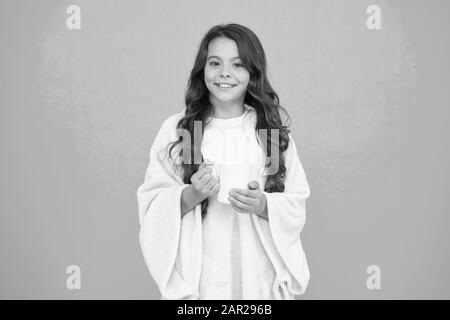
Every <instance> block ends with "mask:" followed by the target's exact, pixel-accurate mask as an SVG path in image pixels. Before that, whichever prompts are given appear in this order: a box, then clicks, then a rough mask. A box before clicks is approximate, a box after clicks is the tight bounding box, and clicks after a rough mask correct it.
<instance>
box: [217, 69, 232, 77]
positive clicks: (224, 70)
mask: <svg viewBox="0 0 450 320" xmlns="http://www.w3.org/2000/svg"><path fill="white" fill-rule="evenodd" d="M220 77H221V78H229V77H231V76H230V73H229V72H228V70H227V68H222V70H221V72H220Z"/></svg>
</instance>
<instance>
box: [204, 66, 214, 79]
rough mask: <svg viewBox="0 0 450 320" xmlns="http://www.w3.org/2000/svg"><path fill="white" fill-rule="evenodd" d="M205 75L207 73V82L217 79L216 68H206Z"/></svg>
mask: <svg viewBox="0 0 450 320" xmlns="http://www.w3.org/2000/svg"><path fill="white" fill-rule="evenodd" d="M204 75H205V81H207V82H211V81H213V80H214V79H215V77H216V74H215V72H214V70H211V69H208V68H205V73H204Z"/></svg>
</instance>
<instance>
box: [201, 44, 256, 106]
mask: <svg viewBox="0 0 450 320" xmlns="http://www.w3.org/2000/svg"><path fill="white" fill-rule="evenodd" d="M249 79H250V73H249V72H248V71H247V70H246V69H245V68H244V66H243V65H242V60H241V59H240V57H239V53H238V48H237V45H236V42H235V41H234V40H231V39H228V38H223V37H221V38H215V39H213V40H212V41H211V42H210V43H209V45H208V55H207V60H206V65H205V78H204V80H205V84H206V87H207V88H208V90H209V97H210V98H209V99H210V101H211V103H213V104H214V103H215V102H219V103H223V102H236V103H240V104H242V103H243V101H244V98H245V94H246V92H247V85H248V81H249ZM219 84H222V87H221V86H219Z"/></svg>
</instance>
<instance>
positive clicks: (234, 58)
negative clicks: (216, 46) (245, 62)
mask: <svg viewBox="0 0 450 320" xmlns="http://www.w3.org/2000/svg"><path fill="white" fill-rule="evenodd" d="M211 58H216V59H219V60H222V59H221V58H220V57H218V56H209V57H208V59H206V60H209V59H211ZM240 58H241V57H233V58H231V59H230V60H236V59H240Z"/></svg>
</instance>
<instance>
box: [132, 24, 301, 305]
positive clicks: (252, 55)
mask: <svg viewBox="0 0 450 320" xmlns="http://www.w3.org/2000/svg"><path fill="white" fill-rule="evenodd" d="M185 103H186V108H185V109H184V110H183V111H182V112H180V113H178V114H174V115H172V116H170V117H169V118H167V119H166V120H165V121H164V123H163V124H162V126H161V128H160V130H159V132H158V134H157V136H156V138H155V140H154V142H153V145H152V147H151V150H150V162H149V165H148V168H147V170H146V173H145V181H144V183H143V184H142V185H141V186H139V188H138V190H137V200H138V206H139V222H140V226H141V229H140V234H139V240H140V244H141V249H142V253H143V256H144V259H145V262H146V264H147V266H148V269H149V271H150V274H151V275H152V277H153V279H154V280H155V282H156V284H157V285H158V288H159V290H160V293H161V299H293V298H294V296H295V295H300V294H303V293H304V292H305V290H306V287H307V285H308V282H309V277H310V274H309V268H308V264H307V261H306V257H305V254H304V252H303V248H302V244H301V240H300V232H301V230H302V228H303V226H304V223H305V202H306V199H307V198H308V197H309V195H310V189H309V185H308V182H307V180H306V177H305V173H304V170H303V167H302V164H301V162H300V160H299V158H298V155H297V150H296V146H295V143H294V141H293V139H292V136H291V134H290V131H289V130H288V128H287V127H286V126H284V125H283V123H282V121H281V117H280V110H283V111H284V109H282V107H281V106H280V105H279V99H278V96H277V94H276V93H275V91H274V90H273V89H272V87H271V85H270V83H269V81H268V79H267V75H266V57H265V53H264V50H263V48H262V46H261V43H260V42H259V40H258V38H257V36H256V35H255V34H254V33H253V32H252V31H251V30H250V29H248V28H246V27H244V26H242V25H239V24H227V25H217V26H214V27H213V28H211V29H210V30H209V31H208V32H207V33H206V35H205V36H204V38H203V40H202V41H201V43H200V48H199V50H198V53H197V57H196V59H195V63H194V67H193V69H192V71H191V75H190V78H189V82H188V88H187V92H186V97H185ZM284 112H285V111H284ZM263 129H265V130H263ZM269 146H270V148H268V147H269ZM252 156H253V159H252V160H250V159H249V157H252ZM267 159H269V160H270V161H267ZM274 160H275V161H274Z"/></svg>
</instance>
